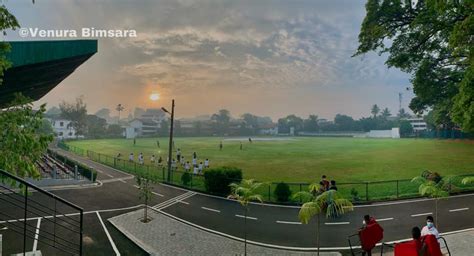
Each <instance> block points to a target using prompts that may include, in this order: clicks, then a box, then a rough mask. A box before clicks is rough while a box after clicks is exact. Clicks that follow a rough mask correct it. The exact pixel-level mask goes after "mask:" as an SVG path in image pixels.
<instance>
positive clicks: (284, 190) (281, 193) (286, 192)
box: [273, 182, 291, 202]
mask: <svg viewBox="0 0 474 256" xmlns="http://www.w3.org/2000/svg"><path fill="white" fill-rule="evenodd" d="M273 193H274V194H275V197H276V199H277V201H278V202H288V199H289V198H290V196H291V190H290V186H288V184H286V183H285V182H280V183H278V184H277V186H276V188H275V190H274V191H273Z"/></svg>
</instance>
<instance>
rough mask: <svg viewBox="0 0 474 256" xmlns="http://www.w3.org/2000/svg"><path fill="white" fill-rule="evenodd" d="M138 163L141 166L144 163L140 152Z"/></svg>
mask: <svg viewBox="0 0 474 256" xmlns="http://www.w3.org/2000/svg"><path fill="white" fill-rule="evenodd" d="M138 162H139V163H140V164H143V162H144V161H143V153H141V152H140V154H139V155H138Z"/></svg>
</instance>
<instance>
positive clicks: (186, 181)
mask: <svg viewBox="0 0 474 256" xmlns="http://www.w3.org/2000/svg"><path fill="white" fill-rule="evenodd" d="M191 179H192V176H191V173H189V172H184V173H183V175H181V182H182V183H183V185H185V186H187V185H189V183H190V182H191Z"/></svg>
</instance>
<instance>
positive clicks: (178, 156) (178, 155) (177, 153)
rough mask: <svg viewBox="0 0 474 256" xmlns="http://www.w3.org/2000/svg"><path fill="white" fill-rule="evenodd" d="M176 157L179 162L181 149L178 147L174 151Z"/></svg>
mask: <svg viewBox="0 0 474 256" xmlns="http://www.w3.org/2000/svg"><path fill="white" fill-rule="evenodd" d="M176 159H178V162H181V149H179V148H178V150H177V151H176Z"/></svg>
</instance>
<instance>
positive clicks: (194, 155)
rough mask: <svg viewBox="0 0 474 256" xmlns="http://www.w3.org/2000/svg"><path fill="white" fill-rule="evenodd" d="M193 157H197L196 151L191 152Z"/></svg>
mask: <svg viewBox="0 0 474 256" xmlns="http://www.w3.org/2000/svg"><path fill="white" fill-rule="evenodd" d="M193 158H194V159H196V158H198V157H197V154H196V151H194V152H193Z"/></svg>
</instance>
